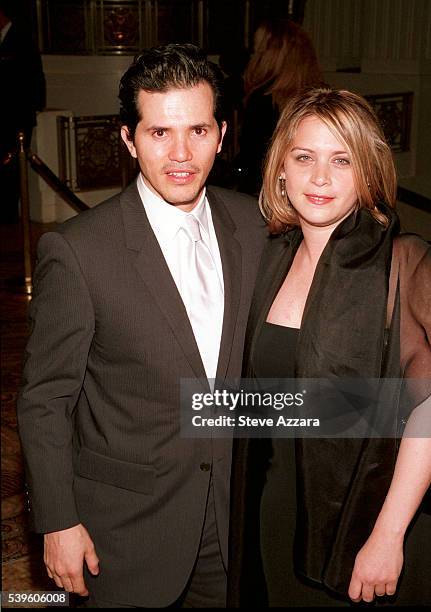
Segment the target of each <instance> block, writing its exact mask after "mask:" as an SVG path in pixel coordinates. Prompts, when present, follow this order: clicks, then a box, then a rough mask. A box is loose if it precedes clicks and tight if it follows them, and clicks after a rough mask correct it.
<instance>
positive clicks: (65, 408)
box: [18, 183, 265, 607]
mask: <svg viewBox="0 0 431 612" xmlns="http://www.w3.org/2000/svg"><path fill="white" fill-rule="evenodd" d="M207 194H208V200H209V203H210V206H211V211H212V215H213V221H214V227H215V230H216V234H217V239H218V244H219V248H220V254H221V259H222V266H223V276H224V286H225V315H224V323H223V333H222V340H221V347H220V357H219V363H218V371H217V377H218V379H224V378H234V377H238V376H239V375H240V372H241V362H242V352H243V342H244V333H245V326H246V321H247V315H248V311H249V305H250V301H251V295H252V290H253V285H254V280H255V275H256V270H257V265H258V261H259V259H260V252H261V247H262V246H263V242H264V236H265V230H264V227H263V225H264V224H263V222H262V220H261V218H260V215H259V212H258V208H257V205H256V202H255V201H254V200H252V199H250V198H249V197H248V196H244V195H241V194H238V193H234V192H229V191H226V190H222V189H216V188H210V189H208V191H207ZM30 317H31V322H32V335H31V338H30V340H29V344H28V347H27V360H26V365H25V369H24V386H23V389H22V392H21V395H20V399H19V404H18V418H19V430H20V435H21V439H22V444H23V449H24V454H25V458H26V463H27V469H28V486H29V492H30V501H31V507H32V515H33V523H34V527H35V529H36V530H37V531H39V532H50V531H56V530H61V529H66V528H68V527H71V526H73V525H76V524H77V523H79V522H82V523H83V525H84V526H85V527H86V528H87V529H88V531H89V533H90V535H91V537H92V539H93V541H94V543H95V547H96V552H97V554H98V556H99V558H100V575H99V576H98V577H97V578H92V577H91V576H89V575H88V573H87V575H86V580H87V581H88V582H87V584H88V585H89V588H90V590H91V591H92V592H93V593H94V595H95V597H96V599H97V598H98V597H99V598H100V599H102V600H112V601H117V602H124V603H128V604H132V605H138V606H145V607H148V606H166V605H168V604H170V603H172V602H173V601H174V600H175V599H177V598H178V597H179V596H180V594H181V592H182V590H183V588H184V587H185V585H186V581H187V579H188V577H189V575H190V573H191V570H192V566H193V563H194V561H195V559H196V555H197V552H198V547H199V540H200V536H201V532H202V526H203V521H204V513H205V505H206V500H207V494H208V487H209V482H210V476H211V474H212V479H213V484H214V494H215V507H216V516H217V525H218V530H219V537H220V541H221V545H222V553H223V556H224V559H226V558H227V536H228V510H229V476H230V463H231V441H229V440H215V439H213V440H211V439H185V438H181V437H180V432H179V412H180V411H179V389H180V387H179V382H180V378H181V377H184V378H192V377H198V378H204V377H205V371H204V367H203V364H202V361H201V358H200V354H199V351H198V347H197V345H196V342H195V339H194V336H193V332H192V328H191V326H190V323H189V320H188V317H187V314H186V311H185V308H184V305H183V302H182V300H181V297H180V294H179V293H178V291H177V288H176V285H175V283H174V281H173V279H172V276H171V274H170V272H169V269H168V267H167V265H166V263H165V260H164V257H163V254H162V252H161V249H160V247H159V244H158V242H157V239H156V237H155V235H154V233H153V231H152V229H151V227H150V225H149V222H148V219H147V217H146V214H145V209H144V207H143V205H142V202H141V200H140V197H139V194H138V191H137V187H136V183H133V184H132V185H130V186H129V187H128V188H127V189H126V190H125V191H124V192H123V193H121V194H120V195H118V196H115V197H114V198H112V199H110V200H108V201H107V202H105V203H103V204H101V205H99V206H97V207H96V208H94V209H92V210H90V211H88V212H86V213H83V214H81V215H79V216H78V217H75V218H74V219H72V220H70V221H68V222H66V223H65V224H63V225H62V226H60V227H59V229H58V230H56V231H55V232H53V233H48V234H45V235H44V236H43V237H42V238H41V240H40V243H39V250H38V264H37V267H36V272H35V290H34V297H33V300H32V303H31V309H30ZM208 333H211V321H208ZM210 466H211V468H210Z"/></svg>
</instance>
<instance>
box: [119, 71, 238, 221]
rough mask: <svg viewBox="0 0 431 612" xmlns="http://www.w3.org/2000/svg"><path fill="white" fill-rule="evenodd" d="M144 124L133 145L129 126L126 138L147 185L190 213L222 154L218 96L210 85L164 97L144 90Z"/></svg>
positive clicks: (139, 101)
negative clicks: (216, 159)
mask: <svg viewBox="0 0 431 612" xmlns="http://www.w3.org/2000/svg"><path fill="white" fill-rule="evenodd" d="M137 107H138V111H139V116H140V118H141V119H140V121H139V123H138V125H137V126H136V131H135V138H134V141H131V140H129V138H128V130H127V127H126V126H123V127H122V129H121V135H122V138H123V140H124V142H125V143H126V145H127V148H128V149H129V152H130V154H131V155H132V157H136V158H137V159H138V162H139V166H140V168H141V172H142V175H143V177H144V180H145V183H146V185H147V186H148V187H149V188H150V189H151V191H153V192H154V193H155V194H156V195H158V196H159V197H161V198H162V199H163V200H165V201H166V202H168V203H169V204H172V205H173V206H178V207H179V208H181V209H183V210H185V211H190V210H192V208H193V207H194V206H195V205H196V204H197V202H198V201H199V198H200V196H201V194H202V190H203V188H204V185H205V181H206V179H207V177H208V174H209V172H210V170H211V168H212V165H213V163H214V158H215V156H216V154H217V153H219V152H220V151H221V146H222V141H223V136H224V133H225V131H226V124H225V123H223V126H222V130H221V133H220V129H219V127H218V125H217V122H216V120H215V118H214V95H213V92H212V89H211V87H210V86H209V85H208V83H200V84H199V85H196V86H195V87H189V88H185V89H175V88H173V89H169V90H168V91H166V92H164V93H160V92H147V91H143V90H142V91H140V92H139V94H138V99H137Z"/></svg>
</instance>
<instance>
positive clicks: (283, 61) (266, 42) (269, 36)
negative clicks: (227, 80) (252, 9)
mask: <svg viewBox="0 0 431 612" xmlns="http://www.w3.org/2000/svg"><path fill="white" fill-rule="evenodd" d="M322 81H323V77H322V72H321V70H320V66H319V63H318V60H317V57H316V52H315V50H314V47H313V43H312V42H311V39H310V37H309V36H308V34H307V33H306V32H305V31H304V30H303V29H302V28H301V26H299V25H298V24H297V23H295V22H294V21H291V20H289V19H280V18H278V19H275V18H272V19H268V20H266V21H264V22H263V23H262V24H261V25H260V26H259V27H258V29H257V30H256V33H255V35H254V52H253V55H252V56H251V58H250V61H249V63H248V65H247V67H246V70H245V73H244V107H245V108H244V116H243V123H242V127H241V135H240V151H239V155H238V157H237V159H236V161H235V166H236V169H237V173H238V176H239V180H238V189H239V190H240V191H244V192H245V193H250V194H254V195H255V194H257V193H258V192H259V190H260V187H261V185H262V164H263V160H264V157H265V153H266V150H267V148H268V145H269V142H270V140H271V136H272V133H273V131H274V129H275V126H276V124H277V120H278V117H279V115H280V112H281V111H282V110H283V107H284V105H285V104H286V102H287V101H288V100H289V99H290V98H291V97H292V96H293V95H295V94H296V93H297V92H298V91H300V90H301V89H304V88H307V87H312V86H318V85H321V84H322Z"/></svg>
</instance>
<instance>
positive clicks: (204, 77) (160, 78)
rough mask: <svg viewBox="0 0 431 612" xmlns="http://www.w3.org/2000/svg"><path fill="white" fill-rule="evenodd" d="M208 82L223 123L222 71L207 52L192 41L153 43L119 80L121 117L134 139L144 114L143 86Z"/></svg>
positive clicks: (182, 86) (165, 87)
mask: <svg viewBox="0 0 431 612" xmlns="http://www.w3.org/2000/svg"><path fill="white" fill-rule="evenodd" d="M203 82H205V83H208V85H209V86H210V87H211V89H212V91H213V94H214V117H215V119H216V121H217V123H218V125H219V127H221V123H222V121H223V119H224V113H223V109H222V87H223V73H222V72H221V70H220V68H219V67H218V66H217V65H216V64H214V63H213V62H210V61H209V60H208V58H207V56H206V54H205V53H204V52H203V51H202V50H201V49H199V47H196V46H195V45H191V44H170V45H164V46H161V47H153V48H152V49H148V50H146V51H144V52H143V53H141V54H139V55H137V56H136V57H135V59H134V61H133V64H132V65H131V66H130V67H129V68H128V70H127V71H126V72H125V74H124V75H123V77H122V79H121V81H120V93H119V98H120V101H121V107H120V119H121V123H122V124H123V125H126V126H127V127H128V129H129V135H130V138H131V139H133V138H134V135H135V130H136V126H137V124H138V122H139V121H140V119H141V117H140V116H139V111H138V108H137V104H136V103H137V98H138V94H139V92H140V91H141V90H144V91H148V92H156V91H157V92H161V93H163V92H166V91H168V90H169V89H173V88H178V89H185V88H188V87H194V86H196V85H199V83H203Z"/></svg>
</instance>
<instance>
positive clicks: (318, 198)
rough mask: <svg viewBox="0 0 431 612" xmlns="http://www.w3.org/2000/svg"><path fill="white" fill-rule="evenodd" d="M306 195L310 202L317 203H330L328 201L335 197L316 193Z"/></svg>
mask: <svg viewBox="0 0 431 612" xmlns="http://www.w3.org/2000/svg"><path fill="white" fill-rule="evenodd" d="M305 197H306V198H307V200H308V201H309V202H311V203H312V204H317V205H322V204H328V202H331V201H332V200H333V199H334V198H332V197H328V196H322V195H317V194H316V193H306V194H305Z"/></svg>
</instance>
